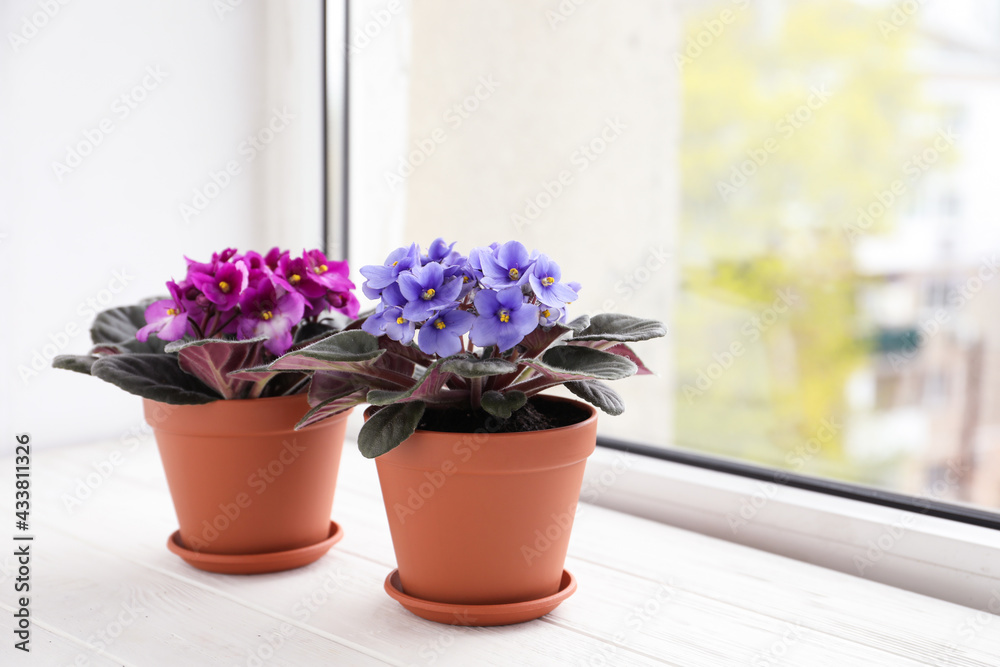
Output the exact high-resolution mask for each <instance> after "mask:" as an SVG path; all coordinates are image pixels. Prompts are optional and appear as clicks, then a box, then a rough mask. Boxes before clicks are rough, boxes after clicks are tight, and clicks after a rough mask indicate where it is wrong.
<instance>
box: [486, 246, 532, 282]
mask: <svg viewBox="0 0 1000 667" xmlns="http://www.w3.org/2000/svg"><path fill="white" fill-rule="evenodd" d="M479 260H480V261H481V262H482V270H483V276H484V277H483V284H484V285H486V286H487V287H491V288H493V289H503V288H504V287H512V286H514V285H523V284H525V283H526V282H528V275H529V273H530V272H531V266H532V264H533V263H534V260H533V259H532V258H531V256H530V255H528V250H527V249H526V248H525V247H524V246H523V245H521V244H520V243H519V242H517V241H507V243H504V244H503V245H502V246H500V247H499V248H498V249H497V251H496V254H495V256H494V254H492V253H487V252H480V253H479Z"/></svg>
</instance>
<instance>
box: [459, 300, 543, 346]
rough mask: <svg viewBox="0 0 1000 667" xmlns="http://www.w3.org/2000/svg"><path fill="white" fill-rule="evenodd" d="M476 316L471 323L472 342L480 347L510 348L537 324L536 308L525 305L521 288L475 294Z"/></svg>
mask: <svg viewBox="0 0 1000 667" xmlns="http://www.w3.org/2000/svg"><path fill="white" fill-rule="evenodd" d="M476 312H478V313H479V317H477V318H476V322H475V324H473V325H472V333H471V334H470V336H471V337H472V342H473V343H475V344H476V345H478V346H480V347H488V346H490V345H496V346H497V347H498V348H500V351H501V352H504V351H506V350H509V349H510V348H512V347H514V346H515V345H517V344H518V343H520V342H521V339H522V338H524V337H525V336H527V335H528V334H529V333H531V332H532V331H534V329H535V327H537V326H538V307H537V306H534V305H531V304H526V303H525V302H524V297H523V296H522V294H521V288H520V287H508V288H507V289H504V290H500V291H499V292H494V291H492V290H482V291H481V292H478V293H477V294H476Z"/></svg>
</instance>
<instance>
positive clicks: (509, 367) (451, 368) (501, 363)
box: [441, 356, 517, 378]
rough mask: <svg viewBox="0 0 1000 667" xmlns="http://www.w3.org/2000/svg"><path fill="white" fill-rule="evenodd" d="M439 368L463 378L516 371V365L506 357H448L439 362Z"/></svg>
mask: <svg viewBox="0 0 1000 667" xmlns="http://www.w3.org/2000/svg"><path fill="white" fill-rule="evenodd" d="M441 370H443V371H447V372H448V373H454V374H455V375H460V376H462V377H464V378H481V377H486V376H487V375H503V374H504V373H516V372H517V365H516V364H513V363H511V362H509V361H507V360H506V359H480V358H479V357H476V356H466V357H449V358H448V359H445V360H444V361H443V362H442V363H441Z"/></svg>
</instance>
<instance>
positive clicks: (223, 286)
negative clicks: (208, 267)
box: [219, 280, 229, 294]
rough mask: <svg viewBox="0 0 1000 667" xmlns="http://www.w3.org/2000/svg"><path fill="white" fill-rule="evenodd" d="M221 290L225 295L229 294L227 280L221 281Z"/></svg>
mask: <svg viewBox="0 0 1000 667" xmlns="http://www.w3.org/2000/svg"><path fill="white" fill-rule="evenodd" d="M219 289H220V290H222V293H223V294H229V283H227V282H226V281H225V280H220V281H219Z"/></svg>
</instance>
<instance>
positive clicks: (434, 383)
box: [368, 360, 454, 405]
mask: <svg viewBox="0 0 1000 667" xmlns="http://www.w3.org/2000/svg"><path fill="white" fill-rule="evenodd" d="M445 363H446V361H444V360H438V361H435V362H434V363H432V364H431V365H430V366H428V367H427V370H426V371H424V373H423V375H421V376H420V377H419V378H417V379H416V380H415V381H414V383H413V385H412V386H410V387H408V388H406V389H403V390H386V389H372V390H371V391H369V392H368V402H369V403H371V404H372V405H390V404H392V403H399V402H402V401H427V402H435V403H440V402H447V399H448V398H449V397H447V396H445V392H442V389H444V385H445V383H446V382H447V381H448V378H449V373H447V372H445V371H444V364H445ZM453 393H454V392H453Z"/></svg>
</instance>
